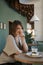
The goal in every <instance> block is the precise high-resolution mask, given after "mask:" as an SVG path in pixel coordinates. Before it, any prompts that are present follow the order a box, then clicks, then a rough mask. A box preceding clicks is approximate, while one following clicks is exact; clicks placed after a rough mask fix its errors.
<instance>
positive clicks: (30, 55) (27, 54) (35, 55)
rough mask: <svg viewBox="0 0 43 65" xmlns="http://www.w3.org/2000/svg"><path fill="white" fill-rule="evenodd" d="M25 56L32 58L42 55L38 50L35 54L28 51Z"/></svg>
mask: <svg viewBox="0 0 43 65" xmlns="http://www.w3.org/2000/svg"><path fill="white" fill-rule="evenodd" d="M26 56H28V57H33V58H41V57H42V55H40V54H39V52H37V54H35V53H33V54H32V52H28V53H26Z"/></svg>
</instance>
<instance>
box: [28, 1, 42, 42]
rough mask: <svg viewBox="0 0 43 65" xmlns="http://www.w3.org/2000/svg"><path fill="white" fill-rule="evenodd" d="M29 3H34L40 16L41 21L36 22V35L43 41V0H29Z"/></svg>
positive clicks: (38, 39) (35, 9) (37, 38)
mask: <svg viewBox="0 0 43 65" xmlns="http://www.w3.org/2000/svg"><path fill="white" fill-rule="evenodd" d="M27 1H28V2H27V4H28V3H29V4H34V13H35V14H36V15H37V16H38V18H39V22H35V25H34V26H35V33H36V37H35V40H37V41H43V31H42V30H43V29H42V28H43V15H42V13H43V11H42V4H43V2H42V1H43V0H27Z"/></svg>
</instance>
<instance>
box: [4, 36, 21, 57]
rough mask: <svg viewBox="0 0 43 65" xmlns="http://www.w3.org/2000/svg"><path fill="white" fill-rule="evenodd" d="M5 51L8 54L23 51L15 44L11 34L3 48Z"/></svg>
mask: <svg viewBox="0 0 43 65" xmlns="http://www.w3.org/2000/svg"><path fill="white" fill-rule="evenodd" d="M3 51H4V52H5V53H6V54H7V55H8V56H9V55H12V54H15V53H16V52H21V50H20V49H19V48H18V47H17V45H16V44H15V41H14V38H13V37H11V36H8V38H7V42H6V45H5V48H4V49H3Z"/></svg>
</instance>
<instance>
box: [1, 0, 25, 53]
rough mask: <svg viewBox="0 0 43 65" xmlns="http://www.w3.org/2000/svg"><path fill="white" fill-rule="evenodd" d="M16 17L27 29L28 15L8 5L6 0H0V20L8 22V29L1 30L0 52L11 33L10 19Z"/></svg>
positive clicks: (12, 19)
mask: <svg viewBox="0 0 43 65" xmlns="http://www.w3.org/2000/svg"><path fill="white" fill-rule="evenodd" d="M15 19H17V20H20V21H22V23H23V26H24V28H25V29H26V17H23V16H21V15H20V14H18V13H17V12H15V11H14V10H12V9H11V8H9V7H8V6H7V4H6V3H5V2H4V0H0V22H3V23H6V25H7V28H6V30H3V29H2V30H0V52H1V51H2V49H3V48H4V46H5V43H6V38H7V35H8V34H9V22H8V21H9V20H11V21H14V20H15Z"/></svg>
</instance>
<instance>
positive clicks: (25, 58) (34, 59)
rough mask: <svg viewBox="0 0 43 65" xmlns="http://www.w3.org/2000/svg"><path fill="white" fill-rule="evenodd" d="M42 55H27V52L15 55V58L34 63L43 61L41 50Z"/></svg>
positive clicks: (42, 53)
mask: <svg viewBox="0 0 43 65" xmlns="http://www.w3.org/2000/svg"><path fill="white" fill-rule="evenodd" d="M40 54H41V55H42V57H39V58H38V57H37V58H36V57H27V56H26V54H25V53H22V54H19V55H15V56H14V58H15V60H16V61H19V62H23V63H28V64H33V63H43V52H40Z"/></svg>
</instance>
